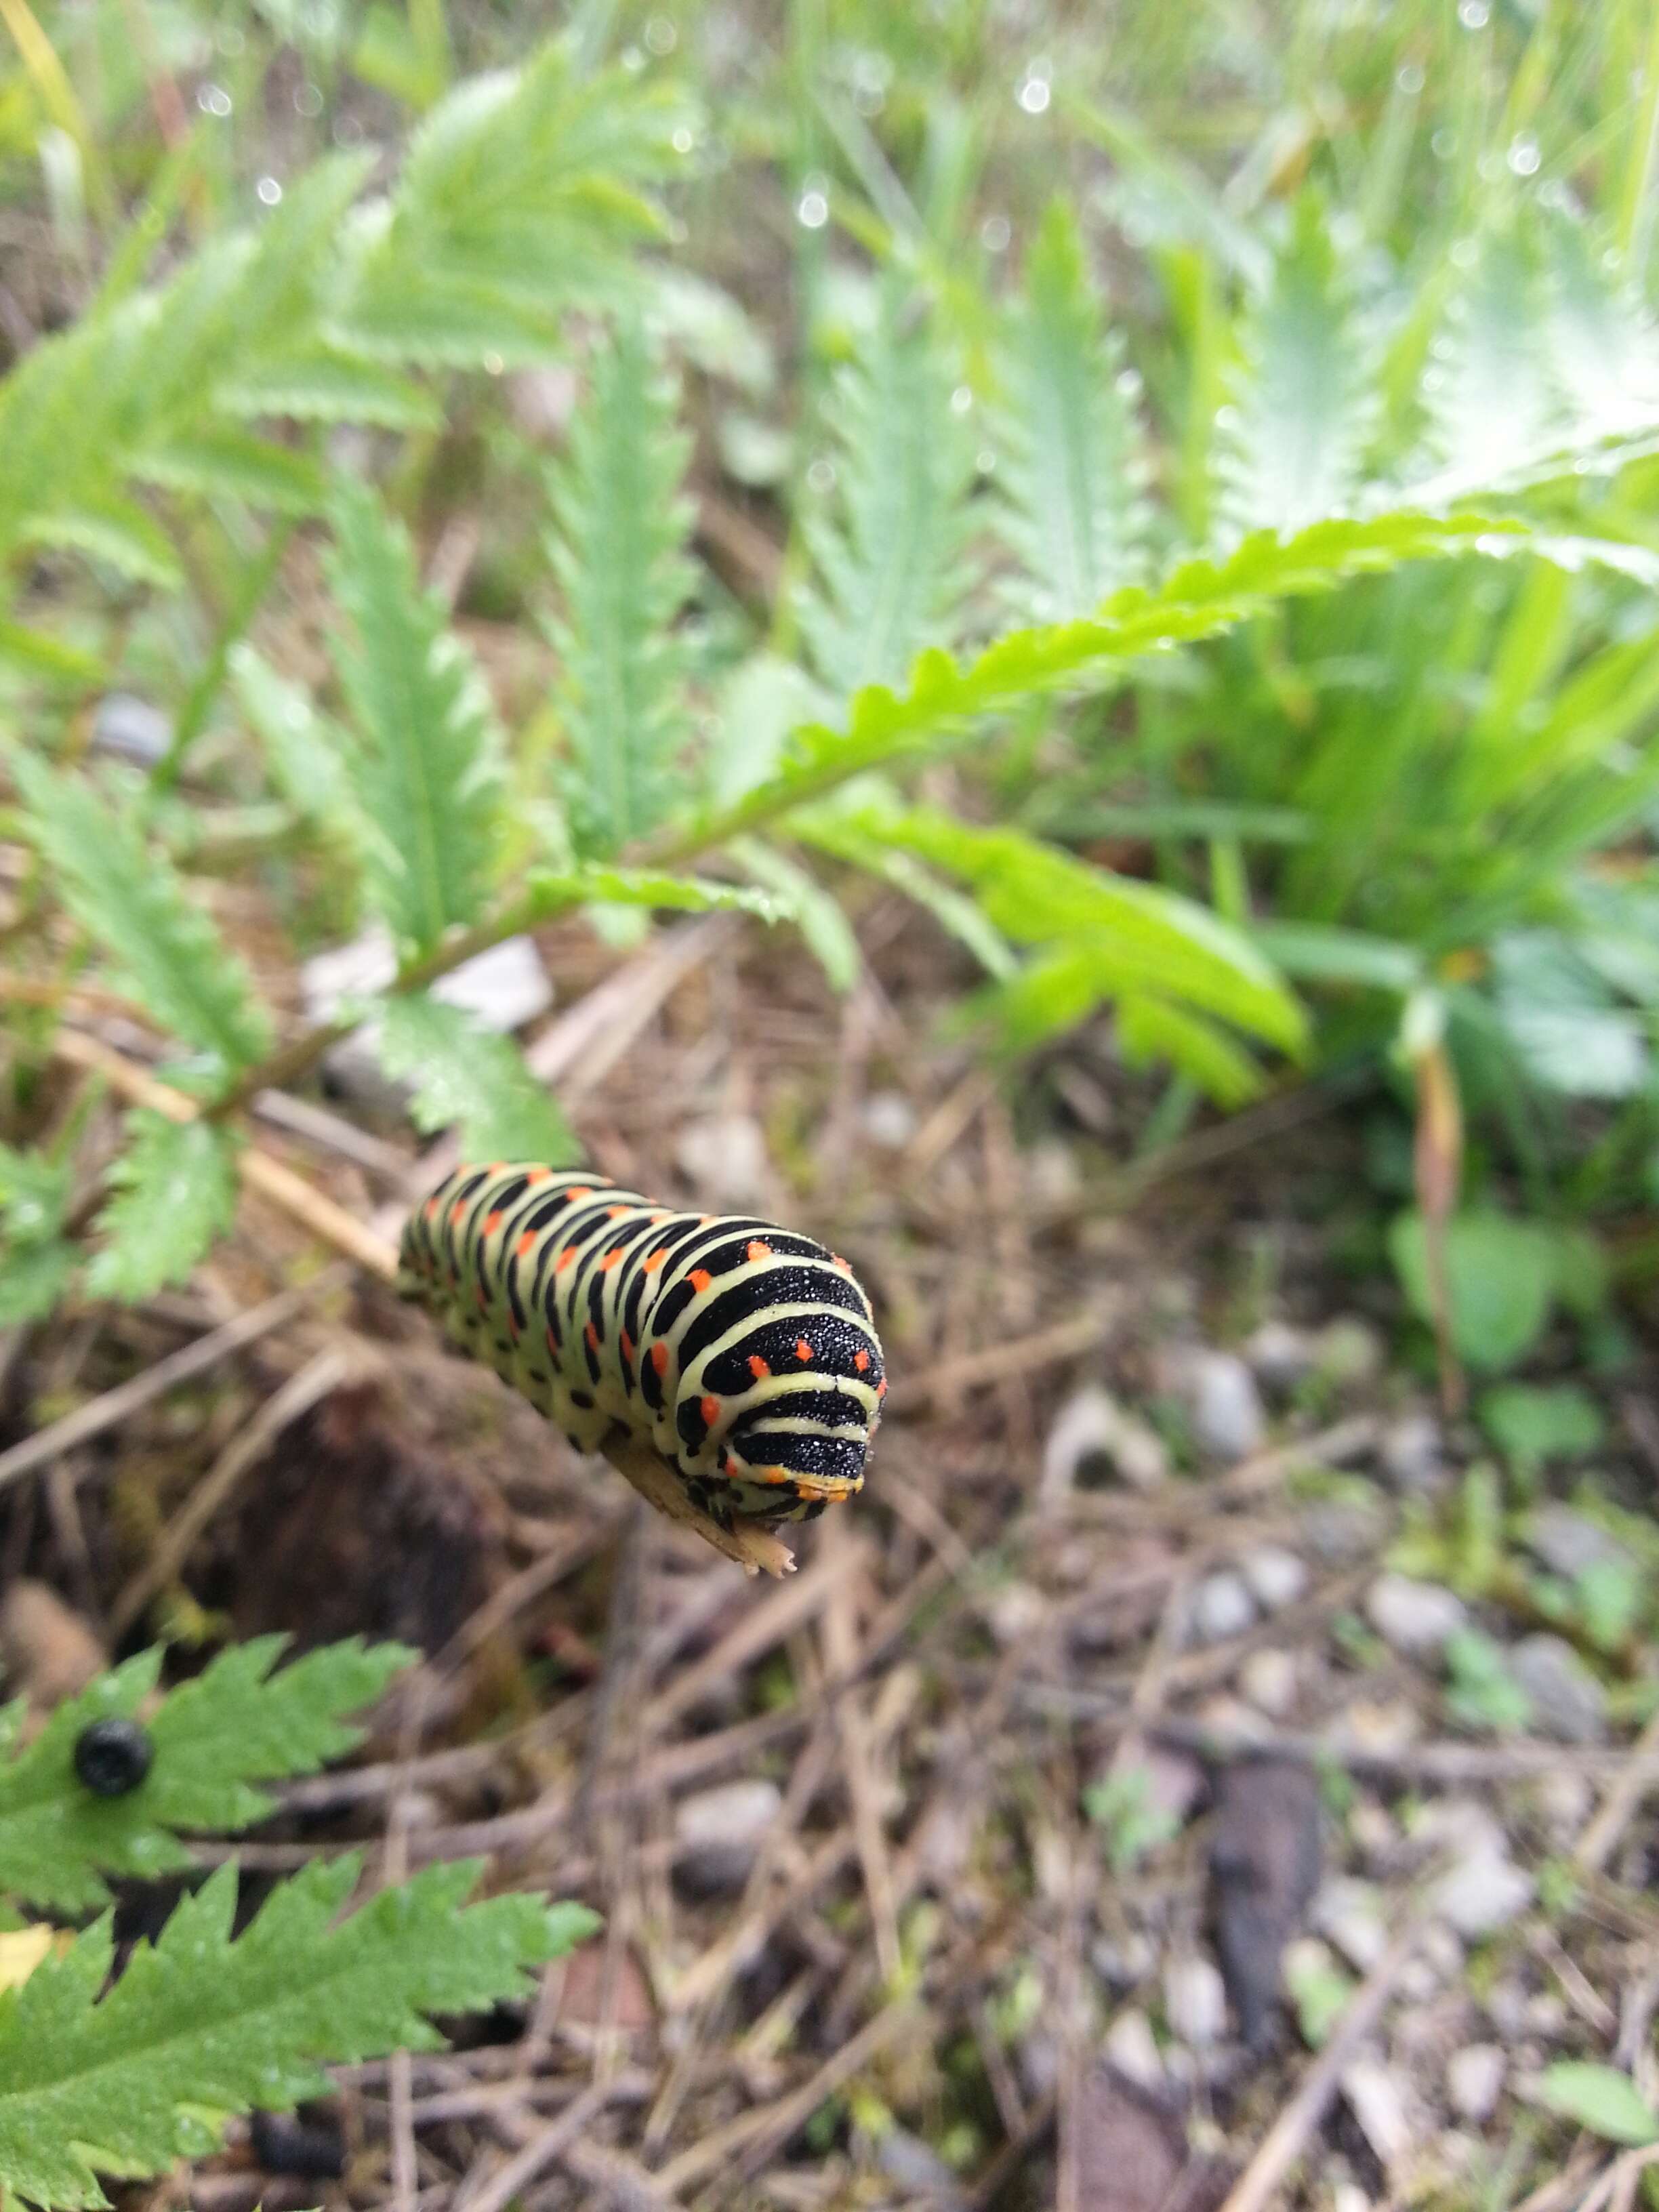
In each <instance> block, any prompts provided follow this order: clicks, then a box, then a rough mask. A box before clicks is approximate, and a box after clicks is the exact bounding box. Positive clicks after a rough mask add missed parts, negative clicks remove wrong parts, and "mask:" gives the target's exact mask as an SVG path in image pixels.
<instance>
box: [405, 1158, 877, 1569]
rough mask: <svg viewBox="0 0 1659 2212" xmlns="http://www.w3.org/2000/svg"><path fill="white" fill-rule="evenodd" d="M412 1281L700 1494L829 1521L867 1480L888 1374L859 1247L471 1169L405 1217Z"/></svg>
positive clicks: (572, 1414) (595, 1435) (495, 1355)
mask: <svg viewBox="0 0 1659 2212" xmlns="http://www.w3.org/2000/svg"><path fill="white" fill-rule="evenodd" d="M398 1289H399V1290H400V1291H402V1292H403V1294H404V1297H411V1298H415V1299H418V1300H419V1301H420V1302H421V1303H422V1304H424V1305H426V1306H428V1308H429V1309H431V1310H433V1311H434V1312H435V1313H436V1314H438V1315H440V1316H441V1318H442V1319H443V1322H444V1323H445V1326H446V1328H447V1331H448V1333H449V1335H450V1337H451V1338H452V1340H453V1341H454V1342H455V1343H456V1344H458V1345H459V1346H460V1348H461V1349H462V1350H463V1351H464V1352H469V1353H470V1354H471V1356H472V1357H473V1358H477V1359H481V1360H483V1362H484V1363H485V1364H488V1365H489V1366H491V1367H493V1368H494V1369H495V1371H496V1373H497V1374H498V1375H500V1376H502V1377H503V1378H504V1379H505V1380H506V1381H507V1382H508V1383H512V1385H513V1388H514V1389H517V1390H520V1391H521V1392H522V1393H523V1394H524V1395H525V1396H526V1398H528V1399H529V1400H530V1401H531V1403H532V1405H534V1406H535V1407H538V1409H539V1410H540V1411H541V1412H542V1413H545V1414H546V1415H547V1416H548V1418H549V1419H550V1420H552V1421H554V1422H556V1424H557V1425H558V1426H559V1428H560V1429H562V1431H564V1433H565V1435H566V1436H567V1437H568V1438H569V1440H570V1442H571V1443H572V1444H574V1446H575V1448H576V1449H578V1450H579V1451H594V1450H597V1449H599V1446H600V1445H601V1444H602V1443H604V1441H605V1437H607V1435H608V1434H609V1433H610V1432H611V1429H612V1427H613V1426H621V1427H622V1428H623V1429H626V1430H629V1431H632V1432H633V1433H634V1434H635V1435H636V1436H639V1437H644V1438H646V1439H647V1441H648V1442H649V1443H652V1444H653V1446H654V1447H655V1449H657V1451H658V1452H659V1453H660V1454H661V1455H662V1456H663V1458H664V1459H665V1460H666V1461H667V1462H669V1464H670V1465H671V1467H672V1468H674V1469H675V1471H676V1473H677V1474H678V1477H679V1480H681V1482H682V1483H683V1484H684V1487H685V1490H686V1492H687V1495H688V1496H689V1497H690V1499H691V1501H692V1503H693V1504H695V1505H696V1506H697V1507H698V1508H699V1509H700V1510H702V1511H703V1512H704V1513H706V1514H708V1516H709V1517H710V1518H711V1519H712V1520H714V1521H716V1522H720V1525H721V1526H722V1527H725V1528H731V1527H732V1523H733V1522H734V1521H738V1520H744V1521H759V1522H781V1521H811V1520H815V1519H816V1518H817V1516H818V1515H819V1514H820V1513H822V1512H823V1509H824V1507H825V1506H826V1505H827V1504H833V1503H835V1502H836V1501H837V1500H838V1499H841V1498H849V1497H851V1496H852V1494H853V1493H854V1491H856V1490H858V1489H860V1487H861V1486H862V1485H863V1482H864V1466H865V1457H866V1453H867V1451H868V1449H869V1445H870V1440H871V1438H872V1436H873V1435H874V1434H875V1431H876V1425H877V1422H878V1419H879V1418H880V1413H881V1401H882V1400H883V1398H884V1396H885V1395H886V1392H887V1383H886V1378H885V1373H884V1364H883V1360H882V1353H881V1346H880V1343H879V1341H878V1339H877V1336H876V1331H875V1324H874V1322H873V1319H872V1315H871V1310H870V1301H869V1299H868V1298H867V1297H866V1296H865V1294H864V1292H863V1291H862V1290H861V1289H860V1286H859V1285H858V1283H857V1282H856V1281H855V1280H854V1277H853V1273H852V1270H851V1268H850V1267H848V1264H847V1262H846V1261H845V1260H842V1259H840V1258H838V1257H837V1256H836V1255H835V1254H834V1253H833V1252H829V1251H827V1250H826V1249H825V1248H824V1247H823V1245H822V1244H815V1243H813V1242H812V1241H811V1238H810V1237H798V1236H795V1235H793V1233H792V1232H791V1231H787V1230H783V1229H775V1228H772V1227H770V1226H769V1225H768V1224H767V1223H765V1222H763V1221H752V1220H749V1219H747V1218H744V1217H741V1216H737V1215H718V1214H708V1213H702V1214H699V1213H678V1212H672V1211H671V1210H670V1209H669V1208H668V1207H665V1206H653V1205H652V1204H651V1202H650V1200H648V1199H644V1198H641V1196H640V1195H639V1194H638V1193H637V1192H635V1191H631V1190H623V1189H621V1188H618V1187H617V1185H616V1184H615V1183H613V1182H611V1181H609V1179H608V1178H606V1177H605V1176H596V1175H590V1174H586V1173H584V1172H583V1171H581V1170H577V1169H574V1168H550V1167H542V1166H538V1165H537V1164H533V1163H525V1162H518V1163H512V1164H508V1163H503V1162H500V1161H498V1162H496V1163H495V1164H493V1165H491V1166H489V1167H476V1166H474V1167H462V1168H457V1169H456V1170H455V1171H454V1173H453V1175H451V1176H447V1177H446V1179H445V1180H444V1182H441V1183H440V1184H439V1186H438V1188H437V1189H436V1190H435V1191H434V1192H433V1194H432V1195H431V1196H430V1197H429V1198H428V1199H427V1200H426V1201H425V1203H424V1204H423V1205H422V1206H417V1207H416V1210H415V1212H413V1213H411V1214H410V1217H409V1219H408V1221H407V1222H406V1224H405V1225H404V1233H403V1240H402V1243H401V1245H400V1247H399V1250H398Z"/></svg>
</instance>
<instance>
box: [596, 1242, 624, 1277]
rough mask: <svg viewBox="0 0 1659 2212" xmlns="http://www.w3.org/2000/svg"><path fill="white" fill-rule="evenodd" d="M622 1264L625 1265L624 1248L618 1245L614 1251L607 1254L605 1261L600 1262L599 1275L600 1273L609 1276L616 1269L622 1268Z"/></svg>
mask: <svg viewBox="0 0 1659 2212" xmlns="http://www.w3.org/2000/svg"><path fill="white" fill-rule="evenodd" d="M622 1263H623V1253H622V1246H621V1245H620V1244H618V1245H617V1246H615V1247H614V1249H612V1250H611V1251H609V1252H607V1253H606V1254H605V1257H604V1259H603V1260H601V1261H600V1262H599V1273H601V1274H602V1275H608V1274H610V1273H611V1271H612V1270H613V1269H614V1268H617V1267H621V1265H622Z"/></svg>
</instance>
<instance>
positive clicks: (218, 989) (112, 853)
mask: <svg viewBox="0 0 1659 2212" xmlns="http://www.w3.org/2000/svg"><path fill="white" fill-rule="evenodd" d="M9 765H10V769H11V772H12V775H14V777H15V780H16V782H17V786H18V789H19V791H20V792H21V795H22V798H23V800H24V804H25V806H26V809H27V812H26V815H25V819H24V825H23V826H24V829H25V830H26V832H27V835H28V836H29V838H30V839H31V841H32V842H33V843H34V845H35V846H36V847H37V848H39V850H40V854H41V857H42V859H43V860H45V861H46V865H47V867H48V868H49V869H50V870H51V872H52V886H53V889H54V890H55V891H56V893H57V895H58V897H59V898H61V899H62V901H63V902H64V905H65V906H66V907H67V908H68V909H69V911H70V914H72V915H74V917H75V919H76V921H78V922H79V923H80V925H81V927H82V928H83V929H84V930H86V931H87V933H88V935H89V936H91V937H92V938H93V939H94V940H95V941H96V942H97V944H98V945H99V946H100V949H101V951H103V953H104V955H105V957H106V959H107V960H108V962H109V963H110V965H111V969H112V972H113V974H114V976H115V978H116V981H117V982H118V986H119V987H123V988H125V990H127V991H128V992H129V993H130V994H131V996H132V997H133V998H135V999H136V1000H137V1001H138V1002H139V1004H140V1005H141V1006H143V1007H144V1009H145V1010H146V1012H149V1014H151V1015H153V1016H154V1018H155V1020H156V1021H157V1022H159V1023H160V1024H161V1027H162V1028H163V1029H165V1030H168V1031H169V1032H170V1033H171V1034H172V1035H173V1036H178V1037H182V1038H183V1039H184V1041H185V1043H187V1044H189V1045H191V1046H193V1047H194V1048H195V1049H196V1050H197V1052H199V1053H201V1054H204V1056H205V1058H206V1059H207V1060H208V1061H209V1062H210V1072H211V1073H213V1074H214V1075H215V1076H221V1077H222V1076H223V1075H225V1074H228V1073H231V1072H232V1071H234V1070H235V1069H237V1068H240V1067H246V1066H252V1063H253V1062H254V1061H255V1060H258V1059H259V1058H260V1057H261V1056H262V1054H264V1051H265V1049H266V1047H267V1045H268V1043H269V1041H270V1029H269V1025H268V1024H267V1023H266V1020H265V1018H264V1013H263V1012H262V1011H261V1010H260V1009H259V1007H258V1006H257V1005H256V1004H255V1002H254V999H253V994H252V982H251V981H250V978H249V976H248V975H247V971H246V969H245V968H244V967H243V965H242V963H241V962H240V960H239V959H238V958H237V957H236V956H235V954H234V953H233V952H232V951H231V950H230V948H229V947H228V945H226V944H225V943H224V942H223V940H222V939H221V937H220V936H219V933H218V932H217V931H216V929H215V928H214V927H213V924H212V923H211V922H210V921H209V919H208V917H207V916H206V915H204V913H203V912H202V911H201V909H200V908H198V907H197V906H196V905H194V904H193V903H192V902H191V899H190V896H189V895H188V893H187V892H186V891H185V887H184V885H183V884H182V883H181V882H180V880H179V878H178V876H177V875H176V874H175V873H174V872H173V869H172V868H171V867H169V866H168V865H167V862H166V861H165V860H162V859H161V858H160V856H159V855H157V854H153V853H151V852H149V850H148V849H147V848H146V847H145V845H144V842H143V839H142V837H141V836H140V835H139V833H138V830H137V827H136V826H135V824H134V823H133V822H132V820H131V817H129V816H127V815H125V814H117V813H116V812H115V811H113V810H112V808H111V807H110V806H108V805H106V803H105V801H104V800H103V799H101V798H100V797H99V796H98V794H97V793H95V792H94V790H93V788H92V787H91V785H90V784H88V783H86V782H84V781H82V780H81V779H80V778H78V777H76V776H70V775H58V774H56V773H54V771H53V770H52V769H49V768H47V767H46V764H45V763H44V762H41V761H40V760H37V759H35V758H34V757H33V756H32V755H30V754H27V753H21V752H19V753H14V754H13V755H12V756H11V757H10V761H9Z"/></svg>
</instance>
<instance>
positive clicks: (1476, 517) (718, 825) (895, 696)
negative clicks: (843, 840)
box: [705, 507, 1659, 837]
mask: <svg viewBox="0 0 1659 2212" xmlns="http://www.w3.org/2000/svg"><path fill="white" fill-rule="evenodd" d="M1522 553H1530V554H1533V555H1534V556H1537V557H1538V558H1540V559H1543V560H1548V561H1553V562H1555V563H1556V564H1557V565H1558V566H1559V567H1561V568H1566V569H1570V570H1573V569H1578V568H1585V567H1588V566H1593V565H1595V564H1596V563H1598V562H1600V563H1603V564H1605V565H1607V566H1609V567H1611V568H1614V569H1616V570H1617V571H1619V572H1620V573H1622V574H1626V575H1629V576H1632V577H1633V578H1635V579H1637V580H1644V581H1646V582H1648V583H1649V584H1650V585H1652V584H1656V583H1659V560H1656V558H1655V556H1653V555H1652V554H1651V553H1650V552H1649V551H1648V550H1647V549H1645V548H1644V547H1641V546H1633V545H1626V544H1622V543H1620V542H1616V541H1612V542H1610V541H1607V540H1603V539H1599V538H1567V537H1559V536H1552V535H1548V534H1546V533H1543V532H1537V531H1534V530H1531V529H1529V528H1528V526H1527V525H1526V524H1525V523H1523V522H1521V521H1518V520H1516V519H1515V518H1513V517H1510V516H1492V515H1481V514H1474V513H1453V514H1445V513H1440V512H1437V511H1433V510H1425V509H1419V508H1415V507H1399V508H1389V510H1388V511H1386V512H1385V513H1379V514H1373V515H1366V516H1364V517H1352V518H1344V519H1340V520H1331V521H1325V522H1317V523H1314V524H1312V525H1311V526H1310V527H1309V528H1308V529H1306V530H1302V531H1297V532H1296V533H1295V534H1294V535H1293V536H1291V537H1288V538H1285V537H1281V536H1279V533H1278V532H1272V531H1263V532H1256V533H1255V534H1254V535H1253V536H1251V537H1249V538H1245V539H1244V540H1243V543H1242V544H1239V545H1237V546H1236V547H1235V548H1234V549H1233V550H1232V552H1231V553H1230V554H1229V555H1228V556H1226V558H1225V560H1221V561H1211V560H1197V561H1188V562H1182V565H1181V566H1180V567H1179V568H1176V569H1175V570H1174V571H1173V572H1172V573H1171V574H1170V575H1169V576H1168V577H1166V578H1165V580H1164V582H1163V583H1161V584H1159V585H1158V586H1154V587H1152V588H1151V589H1147V588H1145V587H1143V586H1130V587H1128V588H1127V589H1126V590H1124V591H1121V592H1116V593H1115V594H1114V596H1113V597H1112V598H1111V599H1109V600H1108V601H1107V602H1106V604H1105V605H1104V606H1103V607H1102V608H1101V610H1100V611H1099V612H1098V614H1097V615H1096V616H1095V617H1092V618H1091V619H1089V620H1085V621H1080V622H1071V623H1038V624H1034V625H1032V626H1031V627H1030V628H1027V629H1018V630H1013V631H1011V632H1010V633H1009V634H1008V635H1006V636H1005V637H1002V638H1000V639H999V640H998V641H996V643H995V644H994V645H991V646H987V647H986V648H985V650H984V651H983V652H982V653H979V654H977V655H976V656H975V658H974V659H971V660H969V661H967V662H965V663H958V662H957V660H956V659H953V658H952V656H951V654H950V653H944V652H939V651H937V650H932V651H928V652H926V653H922V654H921V656H920V657H919V658H918V659H917V660H916V661H915V663H914V664H913V665H912V666H911V667H910V668H909V669H908V671H907V673H906V677H905V679H904V681H903V685H902V689H890V688H888V687H887V686H885V685H880V684H872V685H870V686H868V687H867V688H866V690H863V691H861V692H860V693H859V694H858V695H857V696H855V697H854V700H853V702H852V708H851V711H850V713H849V714H848V721H847V726H846V727H845V728H844V729H839V730H837V729H832V728H830V727H829V726H826V725H824V724H822V723H810V724H807V725H805V726H803V727H802V728H800V729H799V730H797V731H796V732H794V735H793V738H792V740H791V743H790V746H789V757H788V758H787V762H786V764H785V766H784V767H783V768H782V769H781V770H779V771H778V772H777V773H776V774H775V775H773V776H771V777H770V778H769V780H768V781H765V782H763V783H761V784H758V785H757V786H756V787H754V788H753V789H751V790H750V792H749V793H747V794H746V796H745V797H744V798H743V799H740V800H739V801H738V804H737V805H734V806H732V807H730V808H728V809H727V810H726V811H724V812H722V813H721V814H720V816H719V817H709V819H708V821H707V822H706V823H705V829H706V831H707V832H708V834H710V835H714V834H718V835H719V836H722V837H726V836H739V835H741V834H742V833H743V832H744V831H745V830H747V829H751V828H753V827H755V826H757V825H758V824H760V823H766V822H769V821H771V820H773V819H774V818H775V817H776V816H778V815H780V814H782V813H786V812H787V811H790V810H791V809H792V808H793V807H795V806H798V805H806V804H808V803H809V802H811V801H812V800H814V799H820V798H822V797H823V795H824V794H825V793H827V792H830V791H833V790H835V789H836V787H838V786H840V785H842V784H843V783H845V782H847V781H848V780H849V779H850V778H852V777H853V776H855V775H862V774H864V773H865V772H866V770H867V769H873V768H878V767H881V766H883V765H884V764H885V763H889V762H891V761H895V760H900V759H902V758H904V757H907V756H908V755H911V754H914V753H916V752H918V751H922V750H933V749H936V748H938V747H939V746H940V745H941V744H945V743H947V742H949V740H950V738H951V736H952V734H953V733H955V734H963V733H967V732H971V731H972V729H973V728H974V726H975V724H977V723H980V722H982V721H983V720H985V719H986V718H987V717H989V716H992V715H995V714H1005V713H1009V712H1012V711H1013V710H1014V709H1016V708H1018V707H1020V706H1021V705H1022V704H1023V703H1024V702H1025V701H1026V700H1028V699H1029V698H1030V696H1032V695H1033V694H1034V693H1039V692H1047V691H1060V690H1076V689H1079V688H1082V687H1084V686H1085V685H1096V684H1099V683H1100V682H1101V680H1102V679H1103V678H1105V677H1107V676H1109V675H1110V674H1111V673H1112V672H1114V671H1121V669H1122V668H1123V666H1124V665H1125V664H1126V663H1127V662H1128V661H1131V660H1133V659H1137V658H1139V656H1141V655H1144V654H1146V653H1158V652H1166V651H1168V650H1169V649H1170V647H1173V646H1176V645H1188V644H1192V643H1194V641H1197V640H1198V639H1200V638H1205V637H1212V636H1215V635H1218V633H1219V632H1221V631H1223V630H1226V629H1232V628H1233V627H1234V626H1235V625H1236V624H1237V623H1242V622H1246V621H1248V620H1249V618H1250V617H1252V616H1254V615H1258V614H1261V613H1262V612H1264V611H1266V610H1267V608H1268V607H1271V606H1273V605H1276V604H1277V603H1278V602H1279V600H1281V599H1300V598H1304V597H1306V596H1307V595H1308V594H1310V593H1313V592H1329V591H1334V590H1335V589H1336V588H1337V586H1339V585H1340V584H1342V583H1344V582H1345V581H1346V580H1348V579H1349V578H1351V577H1354V576H1361V575H1374V574H1386V573H1387V572H1388V571H1389V570H1390V569H1394V568H1400V567H1401V566H1403V565H1404V564H1405V563H1406V562H1411V561H1427V560H1437V559H1449V558H1453V557H1464V558H1467V557H1468V556H1471V555H1474V556H1480V557H1481V558H1484V559H1492V560H1501V559H1505V558H1512V557H1514V556H1516V555H1517V554H1522Z"/></svg>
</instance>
